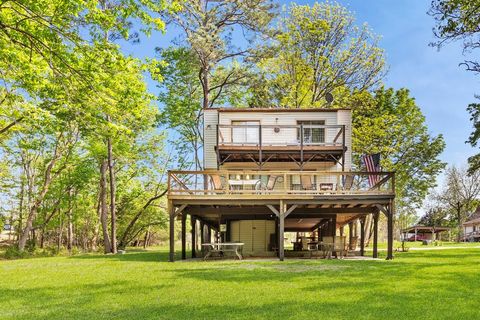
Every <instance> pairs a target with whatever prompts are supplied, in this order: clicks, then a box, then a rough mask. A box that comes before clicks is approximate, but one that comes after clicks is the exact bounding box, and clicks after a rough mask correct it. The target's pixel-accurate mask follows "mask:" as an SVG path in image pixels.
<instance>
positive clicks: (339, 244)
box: [333, 236, 347, 258]
mask: <svg viewBox="0 0 480 320" xmlns="http://www.w3.org/2000/svg"><path fill="white" fill-rule="evenodd" d="M346 242H347V241H346V237H345V236H335V241H334V243H333V252H334V253H335V256H336V257H337V258H343V257H345V256H346V255H347V248H346Z"/></svg>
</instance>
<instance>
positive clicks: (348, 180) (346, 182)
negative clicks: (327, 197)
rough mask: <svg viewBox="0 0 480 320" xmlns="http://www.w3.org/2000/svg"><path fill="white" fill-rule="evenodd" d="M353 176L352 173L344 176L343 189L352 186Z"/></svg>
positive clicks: (348, 188)
mask: <svg viewBox="0 0 480 320" xmlns="http://www.w3.org/2000/svg"><path fill="white" fill-rule="evenodd" d="M354 178H355V177H354V176H353V175H348V176H345V180H344V181H343V190H350V189H352V186H353V179H354Z"/></svg>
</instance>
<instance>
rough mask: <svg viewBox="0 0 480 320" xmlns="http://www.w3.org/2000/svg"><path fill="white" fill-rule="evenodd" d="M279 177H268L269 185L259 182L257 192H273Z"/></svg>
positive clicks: (256, 187)
mask: <svg viewBox="0 0 480 320" xmlns="http://www.w3.org/2000/svg"><path fill="white" fill-rule="evenodd" d="M277 179H278V176H275V175H270V176H269V177H268V180H267V183H266V184H265V182H263V181H261V180H259V181H258V182H257V185H255V189H256V190H266V191H272V190H273V189H274V188H275V184H276V183H277Z"/></svg>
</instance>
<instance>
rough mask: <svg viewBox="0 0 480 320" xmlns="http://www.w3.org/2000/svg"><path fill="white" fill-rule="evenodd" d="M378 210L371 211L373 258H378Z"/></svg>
mask: <svg viewBox="0 0 480 320" xmlns="http://www.w3.org/2000/svg"><path fill="white" fill-rule="evenodd" d="M378 214H379V213H378V211H376V212H374V213H373V255H372V257H373V258H378Z"/></svg>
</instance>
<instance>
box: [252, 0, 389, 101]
mask: <svg viewBox="0 0 480 320" xmlns="http://www.w3.org/2000/svg"><path fill="white" fill-rule="evenodd" d="M274 40H275V41H273V43H272V47H271V48H270V50H271V51H274V52H275V54H273V55H272V56H270V57H267V58H264V59H261V61H260V62H259V63H258V67H259V69H260V71H261V72H260V75H259V77H257V81H256V82H252V86H251V89H250V91H251V96H252V97H251V98H250V105H251V106H260V107H261V106H272V105H273V106H282V107H289V108H302V107H307V108H308V107H315V106H316V107H319V106H320V107H322V106H325V105H326V101H325V95H326V94H327V93H332V94H333V95H334V96H335V97H336V98H338V99H340V97H342V96H344V95H349V94H350V92H351V91H354V90H357V91H364V90H369V89H372V88H374V87H375V86H376V85H377V84H378V83H379V82H380V80H381V79H382V77H383V76H384V73H385V62H384V54H383V50H382V49H380V48H379V47H378V37H377V36H375V35H374V34H373V33H372V32H371V31H370V29H369V27H368V26H367V25H366V24H364V25H362V26H357V25H356V24H355V18H354V16H353V14H352V13H350V12H349V11H348V10H347V9H346V8H345V7H343V6H341V5H340V4H338V3H335V2H334V3H330V2H322V3H318V2H316V3H314V4H313V5H312V6H308V5H297V4H292V5H291V6H290V7H289V9H288V12H286V13H285V17H284V18H282V19H281V20H280V25H279V32H278V34H277V35H276V37H275V38H274Z"/></svg>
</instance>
